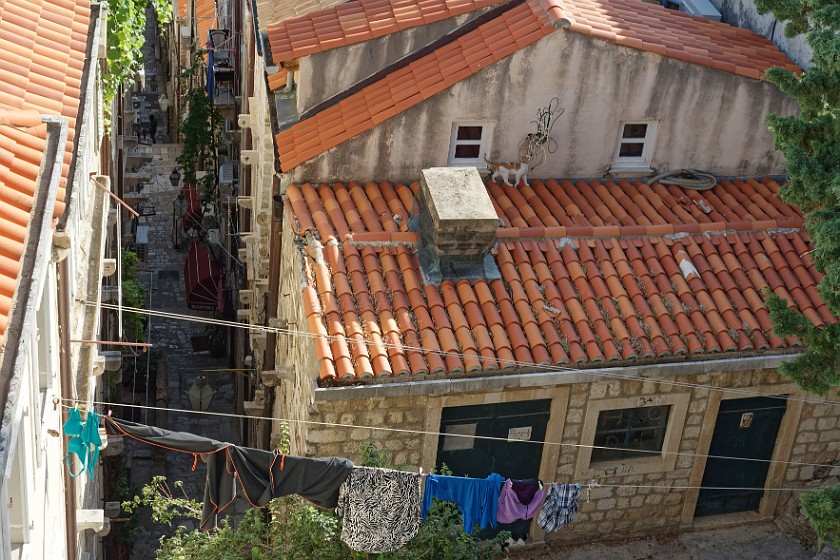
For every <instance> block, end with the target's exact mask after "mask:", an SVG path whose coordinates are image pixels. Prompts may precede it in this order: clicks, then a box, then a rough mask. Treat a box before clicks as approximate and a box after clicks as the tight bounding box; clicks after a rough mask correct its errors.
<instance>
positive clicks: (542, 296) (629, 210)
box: [286, 178, 836, 382]
mask: <svg viewBox="0 0 840 560" xmlns="http://www.w3.org/2000/svg"><path fill="white" fill-rule="evenodd" d="M417 189H418V186H417V185H416V184H414V185H410V186H406V185H403V184H391V183H374V182H369V183H367V184H364V185H361V184H359V183H355V182H353V183H350V184H348V185H344V184H341V183H337V184H335V185H332V186H328V185H320V186H317V187H316V186H313V185H310V184H305V185H292V186H290V187H289V188H288V190H287V202H288V204H287V206H286V209H287V212H289V213H290V215H291V217H292V219H293V220H294V222H293V225H294V227H295V229H296V230H297V231H301V230H306V229H309V230H312V231H314V232H316V233H317V235H318V237H319V238H320V240H321V242H322V243H323V244H324V245H325V248H324V255H323V256H324V259H323V260H321V259H320V258H319V259H318V260H316V259H315V258H314V255H313V254H312V253H311V252H303V253H302V254H303V255H304V257H303V258H304V259H305V261H306V270H307V271H308V277H309V282H308V285H307V286H306V287H305V288H304V292H303V295H304V297H303V301H304V308H305V312H306V314H307V317H308V321H309V325H310V331H311V332H312V334H316V335H322V336H324V337H332V339H331V343H329V344H328V343H327V342H326V341H327V338H324V339H323V341H324V342H322V343H318V344H316V353H317V358H318V360H319V362H320V364H321V370H320V375H321V378H322V380H327V381H328V382H329V380H334V381H336V382H337V381H354V382H356V381H365V380H368V381H370V380H375V379H379V378H383V377H390V376H412V378H416V376H418V375H457V374H462V373H469V372H485V373H486V372H491V371H495V370H503V371H517V370H519V371H522V370H527V369H528V368H529V367H531V368H533V367H534V364H542V365H550V366H570V367H574V366H587V365H597V364H599V363H615V364H618V363H623V362H634V361H647V362H652V361H657V360H659V359H664V358H673V357H683V359H685V357H689V358H696V359H704V358H712V357H714V356H716V355H719V354H720V353H724V352H739V353H755V352H759V351H763V350H777V351H790V350H791V349H793V348H795V347H798V346H800V345H801V343H800V342H799V341H798V340H795V339H791V340H782V339H780V338H778V337H776V336H774V335H773V333H772V331H771V328H772V325H771V322H770V318H769V314H768V311H767V308H766V307H765V305H764V301H763V299H764V298H763V296H762V291H763V290H764V289H770V290H772V291H773V292H775V293H777V294H779V295H781V296H783V297H786V298H788V299H789V300H790V301H792V302H794V304H795V305H796V306H797V307H798V308H799V309H800V310H801V311H802V312H803V313H805V314H806V315H807V316H808V317H809V318H810V319H811V320H812V321H814V322H815V323H816V324H820V325H824V324H830V323H834V322H835V321H836V319H835V318H834V317H833V316H832V315H831V313H830V312H829V311H828V308H827V307H826V305H825V304H824V303H823V302H822V301H821V300H820V299H819V296H818V295H817V292H816V285H817V283H818V282H819V280H820V278H821V275H820V274H819V273H818V272H817V271H816V270H815V269H814V266H813V262H812V261H811V258H810V256H809V255H808V250H809V245H808V238H807V234H806V233H805V230H804V228H803V220H802V216H801V214H800V213H799V212H798V210H797V209H795V208H793V207H791V206H789V205H786V204H784V203H782V202H781V201H780V200H779V198H778V196H777V195H778V191H779V185H778V184H777V183H775V182H774V181H773V180H772V179H769V178H764V179H747V180H732V181H721V182H720V184H718V185H717V186H716V187H715V188H713V189H711V190H709V191H704V192H696V191H683V190H682V189H679V188H677V187H673V186H665V185H661V184H658V183H657V184H654V185H652V186H648V185H646V184H645V183H642V182H640V181H632V182H630V181H625V180H621V181H611V180H599V181H590V182H585V181H579V182H578V183H577V184H574V183H572V182H571V181H555V180H546V181H541V180H537V179H534V180H532V181H531V187H522V188H519V189H516V188H511V187H504V186H499V185H497V184H495V183H488V184H487V189H488V192H489V194H490V196H491V198H492V199H493V201H494V203H495V204H496V207H497V208H498V209H499V210H498V211H499V217H500V219H501V220H502V223H503V225H502V226H501V227H500V228H499V230H498V232H497V237H498V240H499V244H498V246H497V248H496V249H495V250H494V251H493V256H494V258H495V261H496V264H497V266H498V268H499V271H500V273H501V276H502V278H501V280H479V281H475V282H468V281H465V280H461V281H457V282H456V281H451V280H445V281H443V282H442V283H441V284H440V285H429V284H424V283H423V281H422V279H421V272H420V265H419V261H418V259H417V256H416V244H417V236H416V234H412V233H411V232H408V231H407V222H408V219H407V218H408V209H409V208H411V203H412V201H413V199H414V196H415V194H416V191H417ZM569 201H575V203H574V205H572V204H569ZM397 214H399V215H400V218H401V219H396V218H395V215H397ZM319 262H323V264H319ZM515 360H516V361H518V362H515Z"/></svg>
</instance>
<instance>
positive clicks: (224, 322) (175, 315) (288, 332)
mask: <svg viewBox="0 0 840 560" xmlns="http://www.w3.org/2000/svg"><path fill="white" fill-rule="evenodd" d="M82 303H84V304H85V305H95V304H94V303H93V302H89V301H82ZM101 307H102V308H103V309H117V306H116V305H113V304H106V303H102V304H101ZM122 309H123V310H124V311H130V312H133V313H141V314H146V315H152V316H158V317H162V318H168V319H174V320H183V321H191V322H196V323H203V324H209V325H218V326H224V327H233V328H241V329H247V330H255V331H261V332H266V333H276V334H284V335H289V336H293V337H294V336H297V337H301V338H313V339H315V338H325V339H327V340H330V341H332V340H334V339H336V338H338V337H335V336H332V335H320V334H312V333H309V332H306V331H298V330H292V329H288V328H282V327H270V326H265V325H251V324H249V323H239V322H236V321H227V320H224V319H214V318H210V317H199V316H196V315H184V314H181V313H171V312H168V311H156V310H151V309H142V308H138V307H125V306H123V307H122ZM347 343H348V344H351V345H352V344H362V343H365V344H376V345H378V346H382V347H383V348H394V349H400V350H405V351H415V352H422V353H427V354H437V355H440V356H443V357H447V356H451V357H458V358H463V357H466V355H465V354H463V353H461V352H447V351H444V350H433V349H427V348H423V347H414V346H408V345H405V344H400V345H394V344H390V343H386V342H384V341H383V342H378V341H377V342H373V341H370V340H367V339H361V340H359V339H356V341H354V340H349V339H348V340H347ZM470 357H471V358H473V356H470ZM481 358H482V359H483V360H490V361H496V362H499V363H501V362H504V363H505V364H510V365H515V366H520V367H523V368H530V369H535V370H541V371H552V372H557V371H558V370H559V371H562V372H565V373H569V374H571V373H577V374H582V375H589V376H593V377H603V378H607V379H618V380H623V381H636V382H640V383H644V382H650V383H654V384H657V385H667V386H671V387H682V388H686V389H699V390H704V391H722V392H726V393H731V394H738V395H746V396H750V397H765V398H771V399H779V400H784V401H792V402H802V403H805V404H813V405H828V406H834V407H837V406H840V402H837V401H827V400H825V399H818V398H811V397H801V396H795V395H788V396H785V395H768V394H765V393H759V392H758V391H751V390H749V389H744V388H739V387H718V386H715V385H704V384H702V383H689V382H687V381H674V380H669V379H656V378H651V377H635V376H632V375H623V374H620V373H610V372H605V371H594V370H590V369H584V368H571V367H565V366H555V365H544V364H537V363H533V362H524V361H519V360H502V359H500V358H485V357H483V356H482V357H481Z"/></svg>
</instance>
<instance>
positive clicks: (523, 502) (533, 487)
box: [496, 479, 545, 523]
mask: <svg viewBox="0 0 840 560" xmlns="http://www.w3.org/2000/svg"><path fill="white" fill-rule="evenodd" d="M544 495H545V491H544V490H543V487H542V482H539V481H516V482H514V481H512V480H511V479H507V480H505V482H504V483H503V484H502V490H501V492H500V493H499V508H498V513H497V514H496V521H498V522H499V523H513V522H514V521H518V520H520V519H531V518H532V517H534V516H535V515H536V514H537V510H538V509H540V504H542V499H543V496H544Z"/></svg>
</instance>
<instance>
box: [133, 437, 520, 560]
mask: <svg viewBox="0 0 840 560" xmlns="http://www.w3.org/2000/svg"><path fill="white" fill-rule="evenodd" d="M361 451H362V456H363V462H362V464H364V465H365V466H380V467H381V466H387V457H388V454H387V451H386V450H384V449H381V448H378V447H377V446H376V445H375V444H365V445H364V446H363V448H362V450H361ZM175 486H176V489H178V488H180V483H178V482H176V483H175ZM141 506H148V507H151V509H152V519H153V520H154V521H156V522H158V523H163V524H166V525H172V524H174V523H177V522H178V521H179V520H180V519H191V520H194V521H195V520H198V519H200V516H201V504H200V503H198V502H196V501H192V500H189V499H187V498H186V497H184V498H176V497H174V496H173V495H172V493H171V492H170V491H169V489H168V487H167V485H166V479H165V478H164V477H155V478H154V479H153V480H152V482H151V484H148V485H146V486H144V487H143V489H142V491H141V495H140V496H135V497H134V499H133V500H131V501H129V502H126V503H124V504H123V508H125V509H126V510H128V511H131V512H134V511H136V509H137V508H139V507H141ZM462 527H463V519H462V517H461V513H460V512H459V511H458V509H457V508H456V507H455V506H454V505H453V504H451V503H448V502H440V501H437V500H436V501H435V503H434V505H433V506H432V510H431V513H430V514H429V517H428V518H427V519H426V521H425V522H424V523H423V525H422V526H421V527H420V531H419V533H418V534H417V536H416V537H415V538H414V539H412V541H411V542H410V543H409V544H408V545H406V546H405V547H404V548H402V549H400V550H397V551H395V552H392V553H388V554H379V555H375V556H376V557H377V558H381V559H383V560H414V559H416V558H424V559H428V560H493V559H495V558H501V557H504V556H505V555H504V552H503V549H502V545H503V543H504V542H505V541H507V539H508V538H509V537H510V533H508V532H502V533H499V535H497V536H496V537H495V538H493V539H489V540H479V539H478V538H476V537H474V536H473V535H468V534H467V533H465V532H464V530H463V528H462ZM340 536H341V520H340V518H338V517H337V516H336V515H335V514H334V513H332V512H330V511H327V510H323V509H319V508H317V507H315V506H313V505H312V504H310V503H309V502H307V501H306V500H304V499H302V498H300V497H298V496H286V497H283V498H278V499H276V500H272V501H271V502H270V503H269V505H268V506H267V507H266V508H265V509H263V510H258V509H251V510H249V511H248V512H246V514H245V518H244V519H243V521H242V522H241V523H239V524H238V525H237V526H236V527H233V526H231V524H230V523H228V521H227V520H224V521H223V522H222V523H221V524H220V525H219V527H218V528H217V529H214V530H212V531H207V532H204V531H198V530H195V531H187V530H185V528H184V527H183V526H179V527H178V528H177V529H176V531H175V534H174V535H173V536H171V537H162V538H161V546H160V548H159V549H158V551H157V558H158V559H160V560H186V559H191V558H204V559H207V560H228V559H230V560H233V559H235V558H250V559H252V560H298V559H301V558H306V559H307V560H309V559H311V560H345V559H349V560H367V559H368V558H370V557H371V556H370V555H367V554H364V553H360V552H355V551H353V550H350V549H349V548H347V546H346V545H345V544H344V543H343V542H342V541H341V539H340Z"/></svg>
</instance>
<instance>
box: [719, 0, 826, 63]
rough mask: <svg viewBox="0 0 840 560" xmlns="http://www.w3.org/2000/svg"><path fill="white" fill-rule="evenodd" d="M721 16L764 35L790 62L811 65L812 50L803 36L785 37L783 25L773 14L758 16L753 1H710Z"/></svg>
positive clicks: (730, 22)
mask: <svg viewBox="0 0 840 560" xmlns="http://www.w3.org/2000/svg"><path fill="white" fill-rule="evenodd" d="M711 2H712V4H714V6H715V8H717V9H718V11H719V12H720V14H721V16H722V21H725V22H726V23H728V24H730V25H733V26H735V27H742V28H744V29H749V30H751V31H754V32H756V33H758V34H760V35H764V36H765V37H767V38H768V39H770V40H771V41H773V42H774V43H776V45H778V47H779V48H780V49H782V51H784V53H785V54H786V55H788V58H790V59H791V60H792V61H794V62H795V63H796V64H798V65H799V66H801V67H802V68H807V67H808V66H810V65H811V57H812V56H813V54H814V53H813V50H812V49H811V46H810V45H808V42H807V41H805V37H804V36H803V35H797V36H796V37H793V38H790V39H789V38H787V37H785V23H784V22H783V21H779V20H777V19H776V18H775V17H773V14H769V13H768V14H763V15H762V14H759V13H758V9H757V8H756V7H755V2H753V0H711Z"/></svg>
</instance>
